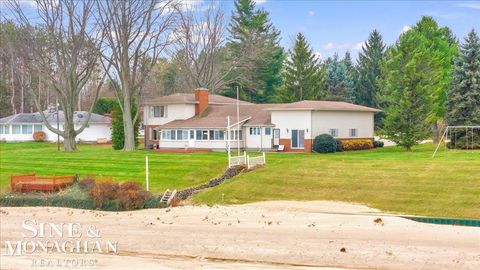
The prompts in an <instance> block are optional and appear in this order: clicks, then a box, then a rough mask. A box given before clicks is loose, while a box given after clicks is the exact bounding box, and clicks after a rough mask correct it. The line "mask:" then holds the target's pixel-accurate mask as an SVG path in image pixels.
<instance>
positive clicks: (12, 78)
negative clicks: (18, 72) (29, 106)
mask: <svg viewBox="0 0 480 270" xmlns="http://www.w3.org/2000/svg"><path fill="white" fill-rule="evenodd" d="M13 66H14V63H13V54H12V57H11V62H10V76H11V80H12V97H11V98H10V105H11V106H12V113H13V114H17V109H15V76H14V75H13V74H14V72H13Z"/></svg>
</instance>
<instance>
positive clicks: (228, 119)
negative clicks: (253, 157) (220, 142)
mask: <svg viewBox="0 0 480 270" xmlns="http://www.w3.org/2000/svg"><path fill="white" fill-rule="evenodd" d="M227 153H228V168H230V165H231V164H230V115H227Z"/></svg>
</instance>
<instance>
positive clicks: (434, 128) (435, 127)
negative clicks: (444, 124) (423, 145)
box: [432, 121, 440, 144]
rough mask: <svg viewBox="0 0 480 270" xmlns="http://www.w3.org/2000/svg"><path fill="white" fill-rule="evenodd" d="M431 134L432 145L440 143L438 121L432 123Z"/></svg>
mask: <svg viewBox="0 0 480 270" xmlns="http://www.w3.org/2000/svg"><path fill="white" fill-rule="evenodd" d="M432 132H433V144H438V142H439V141H440V127H439V125H438V121H435V122H433V124H432Z"/></svg>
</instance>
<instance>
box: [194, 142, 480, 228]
mask: <svg viewBox="0 0 480 270" xmlns="http://www.w3.org/2000/svg"><path fill="white" fill-rule="evenodd" d="M433 148H434V146H433V145H432V144H427V145H421V146H417V147H415V148H414V151H413V152H411V153H407V152H404V151H403V149H401V148H397V147H385V148H381V149H375V150H372V151H357V152H344V153H336V154H324V155H321V154H278V153H272V154H269V155H268V156H267V163H268V164H267V166H266V167H264V168H261V169H257V170H255V171H253V172H249V173H246V174H243V175H241V176H240V177H237V178H234V179H232V180H230V181H229V182H228V183H225V184H223V185H221V186H218V187H216V188H214V189H211V190H209V191H206V192H202V193H199V194H198V195H196V196H195V197H194V198H193V200H194V201H195V202H201V203H207V204H214V203H225V204H230V203H246V202H253V201H264V200H338V201H346V202H358V203H363V204H367V205H369V206H372V207H375V208H379V209H382V210H384V211H390V212H395V213H406V214H414V215H427V216H438V217H463V218H477V219H478V218H480V151H476V152H466V151H457V152H454V151H451V152H448V153H446V154H445V153H443V152H441V153H440V154H439V155H437V157H435V158H434V159H432V158H431V155H432V153H433ZM222 194H223V197H222ZM222 198H223V200H222Z"/></svg>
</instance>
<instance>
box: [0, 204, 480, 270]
mask: <svg viewBox="0 0 480 270" xmlns="http://www.w3.org/2000/svg"><path fill="white" fill-rule="evenodd" d="M25 219H30V220H32V219H35V220H36V221H37V222H52V223H57V224H58V223H71V222H74V223H77V222H78V223H81V224H82V226H84V225H85V226H91V225H94V226H95V227H96V228H97V229H98V230H99V231H100V232H101V239H102V240H110V241H118V253H117V254H86V255H85V254H59V253H53V254H44V253H39V254H34V255H22V256H6V248H5V246H6V245H5V243H6V241H12V242H13V241H18V240H23V238H22V233H25V230H24V229H23V228H22V226H21V225H22V221H23V220H25ZM0 237H1V254H2V257H1V260H0V268H1V269H62V268H66V267H65V264H58V265H61V266H58V265H56V264H53V265H47V266H43V267H42V266H41V265H40V264H41V263H42V262H43V263H45V262H48V261H51V262H62V261H66V260H67V259H74V260H77V261H78V260H87V261H89V262H91V263H92V265H89V266H84V267H70V268H69V269H312V268H320V269H480V229H479V228H476V227H462V226H451V225H433V224H424V223H418V222H414V221H410V220H407V219H404V218H399V217H394V216H390V215H387V214H383V213H381V212H380V211H378V210H376V209H372V208H368V207H366V206H362V205H354V204H347V203H340V202H327V201H311V202H287V201H272V202H261V203H252V204H245V205H235V206H214V207H208V206H191V205H187V206H181V207H175V208H170V209H148V210H140V211H132V212H101V211H90V210H78V209H67V208H51V207H23V208H18V207H2V208H1V211H0Z"/></svg>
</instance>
